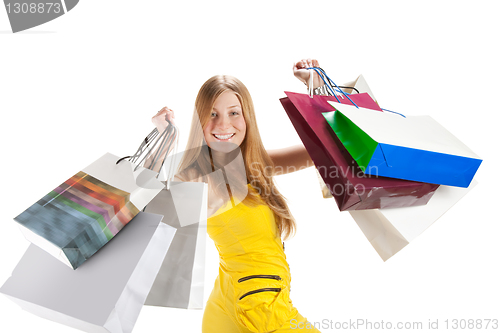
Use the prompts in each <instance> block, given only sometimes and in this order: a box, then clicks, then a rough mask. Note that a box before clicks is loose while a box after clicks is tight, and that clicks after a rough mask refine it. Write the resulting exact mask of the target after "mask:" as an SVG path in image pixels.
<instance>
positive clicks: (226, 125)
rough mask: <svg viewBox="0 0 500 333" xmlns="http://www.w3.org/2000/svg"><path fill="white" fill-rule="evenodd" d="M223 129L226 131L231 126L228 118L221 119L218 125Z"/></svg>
mask: <svg viewBox="0 0 500 333" xmlns="http://www.w3.org/2000/svg"><path fill="white" fill-rule="evenodd" d="M217 125H218V126H219V127H220V128H221V129H226V128H229V127H230V126H231V121H230V119H229V117H228V116H224V117H220V118H219V123H218V124H217Z"/></svg>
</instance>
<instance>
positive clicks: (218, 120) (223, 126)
mask: <svg viewBox="0 0 500 333" xmlns="http://www.w3.org/2000/svg"><path fill="white" fill-rule="evenodd" d="M203 134H204V136H205V141H206V142H207V145H208V146H209V147H210V148H214V146H218V147H220V146H221V145H222V144H221V143H223V142H230V143H232V144H235V145H237V146H239V145H241V143H242V142H243V140H244V139H245V134H246V122H245V118H244V117H243V110H242V107H241V103H240V100H239V99H238V97H237V96H236V94H235V93H234V92H233V91H231V90H227V91H225V92H223V93H222V94H220V95H219V97H217V99H216V100H215V102H214V105H213V108H212V113H211V115H210V119H209V121H208V122H207V124H206V125H205V127H204V128H203Z"/></svg>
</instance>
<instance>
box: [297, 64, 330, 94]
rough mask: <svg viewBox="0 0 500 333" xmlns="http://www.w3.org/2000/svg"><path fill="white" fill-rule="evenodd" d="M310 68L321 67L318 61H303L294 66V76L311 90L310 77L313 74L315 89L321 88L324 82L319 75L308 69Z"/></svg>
mask: <svg viewBox="0 0 500 333" xmlns="http://www.w3.org/2000/svg"><path fill="white" fill-rule="evenodd" d="M309 67H319V62H318V60H316V59H302V60H300V61H297V62H296V63H294V64H293V75H295V77H296V78H297V79H299V80H300V81H302V82H304V83H305V84H306V85H307V88H309V76H310V75H311V73H312V74H313V75H314V78H313V84H314V87H313V88H318V87H321V86H322V85H323V84H324V82H323V80H322V79H321V78H320V77H319V75H318V73H316V71H315V70H313V69H306V68H309Z"/></svg>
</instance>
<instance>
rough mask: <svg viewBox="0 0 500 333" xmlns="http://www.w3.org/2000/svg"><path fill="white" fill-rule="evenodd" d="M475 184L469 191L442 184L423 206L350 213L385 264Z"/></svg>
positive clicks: (474, 182) (475, 182)
mask: <svg viewBox="0 0 500 333" xmlns="http://www.w3.org/2000/svg"><path fill="white" fill-rule="evenodd" d="M476 185H477V181H475V180H473V181H472V182H471V184H470V186H469V187H468V188H461V187H454V186H445V185H442V186H440V187H439V188H438V189H437V190H436V192H435V193H434V195H433V196H432V198H431V199H430V200H429V202H428V203H427V205H425V206H419V207H404V208H392V209H369V210H362V211H350V212H349V213H350V214H351V216H352V217H353V219H354V220H355V221H356V223H357V224H358V226H359V228H360V229H361V231H363V233H364V235H365V236H366V238H367V239H368V241H369V242H370V243H371V244H372V246H373V248H374V249H375V250H376V251H377V253H378V254H379V255H380V257H381V258H382V259H383V260H384V261H386V260H387V259H389V258H390V257H392V256H393V255H394V254H396V253H397V252H399V251H400V250H401V249H403V248H404V247H405V246H406V245H408V244H409V243H410V242H411V241H412V240H414V239H415V238H416V237H417V236H418V235H420V234H421V233H422V232H424V231H425V230H426V229H427V228H428V227H430V226H431V225H432V224H433V223H434V222H435V221H436V220H438V219H439V218H440V217H441V216H442V215H443V214H444V213H445V212H446V211H448V209H450V208H451V207H452V206H453V205H455V204H456V203H457V202H458V201H459V200H460V199H461V198H462V197H463V196H464V195H466V194H467V193H468V192H469V191H470V190H471V189H472V188H473V187H474V186H476Z"/></svg>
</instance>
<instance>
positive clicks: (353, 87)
mask: <svg viewBox="0 0 500 333" xmlns="http://www.w3.org/2000/svg"><path fill="white" fill-rule="evenodd" d="M325 84H326V82H325ZM339 88H341V89H342V90H343V91H344V92H345V93H347V94H354V93H356V94H361V93H367V94H368V95H370V97H371V99H373V101H375V103H377V104H378V102H377V99H376V98H375V95H374V94H373V92H372V90H371V89H370V86H369V85H368V82H366V80H365V78H364V77H363V75H361V74H360V75H359V76H358V77H357V78H356V79H355V80H353V81H349V82H346V83H344V84H343V85H341V86H339ZM327 91H328V90H327ZM340 97H341V98H342V95H340ZM363 104H364V105H366V104H365V103H363ZM316 173H317V175H318V180H319V185H320V188H321V194H322V195H323V198H325V199H327V198H332V197H333V196H332V194H331V193H330V190H329V189H328V187H327V185H326V184H325V182H324V181H323V179H322V178H321V176H320V174H319V173H318V171H317V170H316Z"/></svg>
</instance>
